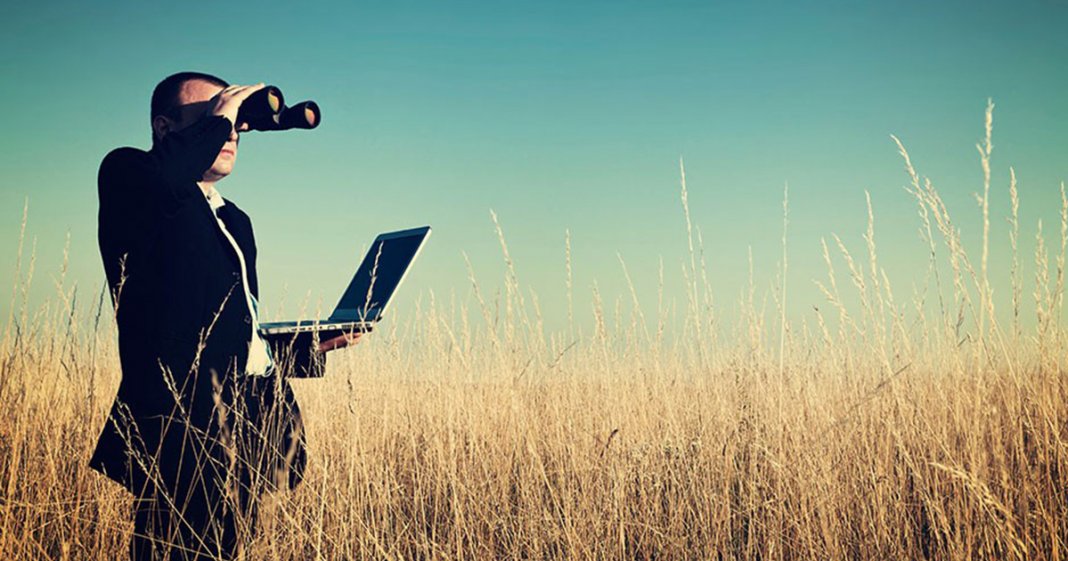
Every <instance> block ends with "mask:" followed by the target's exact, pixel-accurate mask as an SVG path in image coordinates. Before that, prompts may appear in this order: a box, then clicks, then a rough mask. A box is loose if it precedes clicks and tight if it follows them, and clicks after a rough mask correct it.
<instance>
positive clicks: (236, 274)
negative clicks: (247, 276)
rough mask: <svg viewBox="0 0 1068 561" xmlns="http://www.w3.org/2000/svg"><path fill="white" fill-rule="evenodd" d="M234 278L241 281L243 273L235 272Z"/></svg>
mask: <svg viewBox="0 0 1068 561" xmlns="http://www.w3.org/2000/svg"><path fill="white" fill-rule="evenodd" d="M234 278H235V279H237V280H241V273H239V272H237V271H234Z"/></svg>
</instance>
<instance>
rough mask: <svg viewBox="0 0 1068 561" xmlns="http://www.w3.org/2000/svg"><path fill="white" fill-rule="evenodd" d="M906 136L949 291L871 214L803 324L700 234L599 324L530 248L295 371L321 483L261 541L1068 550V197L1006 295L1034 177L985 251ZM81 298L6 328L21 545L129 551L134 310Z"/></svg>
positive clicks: (16, 531) (3, 360)
mask: <svg viewBox="0 0 1068 561" xmlns="http://www.w3.org/2000/svg"><path fill="white" fill-rule="evenodd" d="M990 118H991V117H990V113H989V112H988V115H987V122H988V129H987V130H988V136H987V138H986V139H985V140H984V142H981V143H980V155H981V161H982V162H983V166H984V170H985V171H986V172H987V175H986V176H987V178H989V156H990V142H989V122H990ZM901 151H902V156H903V157H904V161H905V166H906V175H905V181H906V182H907V183H909V184H911V187H910V191H911V192H912V194H913V196H914V197H915V198H916V202H917V208H918V210H919V211H920V215H919V219H920V221H921V223H920V226H921V231H922V232H925V233H926V236H927V241H928V242H929V244H930V250H931V260H932V267H931V269H930V270H929V271H928V272H927V274H928V275H930V276H929V277H928V278H929V279H930V280H931V282H930V285H931V286H932V287H933V288H932V289H931V291H930V292H929V293H926V296H925V297H924V301H899V300H895V298H894V293H893V291H892V290H891V287H890V285H889V282H888V280H887V277H886V275H885V274H884V273H883V271H882V269H881V268H880V266H879V263H878V251H877V246H876V240H875V236H874V235H873V232H874V230H871V229H869V233H868V235H867V236H865V242H866V249H865V251H864V254H863V255H851V254H849V253H848V252H846V251H845V248H846V245H845V244H841V243H839V242H837V241H836V239H833V238H832V239H830V240H829V241H828V244H827V246H825V249H824V258H825V259H826V260H827V264H828V276H827V277H826V278H825V279H822V280H821V286H822V288H823V289H824V291H825V295H826V297H827V300H826V302H825V303H824V304H821V306H820V310H821V311H820V312H819V313H817V314H816V316H815V318H816V319H815V320H814V321H809V322H807V323H805V324H803V325H802V324H798V323H791V322H788V321H784V320H785V319H788V318H786V317H785V312H782V310H783V309H784V306H782V305H781V304H782V302H783V301H784V300H785V299H786V297H787V294H788V289H789V287H786V286H781V287H779V288H778V289H777V290H776V291H775V294H773V295H772V296H774V302H775V303H776V307H775V308H774V310H775V311H773V312H769V313H763V312H761V311H758V310H757V309H756V306H753V305H751V302H750V305H743V306H742V312H741V313H740V315H739V317H737V318H730V319H728V320H724V319H722V318H715V320H714V322H713V318H712V317H711V313H712V312H711V307H710V306H709V302H710V301H709V298H710V295H709V293H708V291H707V282H705V281H706V279H707V273H706V272H705V270H704V267H703V265H702V263H701V259H700V257H699V255H700V247H699V246H700V240H699V237H695V236H692V235H691V238H690V244H691V248H693V249H692V252H691V255H692V256H693V258H692V260H691V261H690V263H688V264H687V286H688V287H689V290H688V294H687V298H688V301H689V303H690V304H689V311H688V313H686V314H685V317H684V318H681V319H680V320H679V322H680V325H678V326H676V327H677V329H675V330H674V335H672V336H665V329H664V326H665V323H666V322H668V321H669V316H668V314H667V313H666V312H665V311H664V310H663V309H657V310H645V311H644V312H643V311H642V310H641V309H640V308H635V309H633V310H631V311H629V312H628V313H627V314H625V316H624V318H625V319H627V318H633V321H622V322H612V321H607V320H606V319H605V318H606V313H605V311H604V310H603V306H600V305H598V307H597V308H596V309H595V310H594V316H595V328H594V330H593V331H592V332H591V333H586V334H584V335H576V334H575V333H574V332H572V331H568V332H562V333H546V332H545V330H544V329H542V327H541V321H540V315H539V313H538V312H537V306H536V302H533V301H531V297H530V293H529V292H528V291H526V290H524V289H523V288H521V287H520V286H519V284H518V281H517V280H516V277H515V275H514V272H512V270H511V268H510V265H509V269H508V274H507V278H506V282H505V287H506V290H505V291H504V292H503V293H502V294H501V295H500V297H499V299H498V300H497V301H494V299H493V298H491V297H489V296H488V295H487V294H484V293H483V292H482V291H480V290H479V288H478V284H477V282H475V283H473V286H472V291H473V294H474V297H473V298H472V301H473V302H474V304H473V305H472V306H471V307H470V309H467V308H465V309H462V310H446V309H445V307H443V306H440V305H438V304H434V303H431V304H430V305H428V306H424V307H423V310H422V311H421V312H420V313H419V315H418V316H417V317H416V318H414V319H412V320H411V321H410V322H404V323H403V324H397V323H394V324H392V325H391V328H390V329H389V330H387V331H384V332H382V333H376V334H375V336H373V337H370V338H368V340H367V341H366V342H364V343H361V345H359V346H357V347H356V348H355V349H352V350H347V351H344V352H343V353H340V354H338V355H335V356H334V357H332V358H331V359H330V360H331V362H330V368H329V372H328V374H327V377H326V378H325V379H322V380H303V381H296V382H294V386H295V389H296V392H297V394H298V398H299V399H300V401H301V404H302V407H303V409H304V411H305V420H306V424H307V429H308V431H309V440H310V446H311V450H310V454H311V463H310V465H309V471H308V478H307V480H306V481H305V482H304V483H303V484H302V485H301V486H300V487H299V488H298V489H297V490H296V491H294V492H291V493H285V494H278V495H271V496H269V497H268V498H267V499H266V503H265V506H264V513H263V516H262V519H261V521H260V525H261V526H260V529H261V531H260V533H259V535H258V537H257V539H256V541H255V542H254V543H253V544H252V546H251V549H250V550H249V552H248V553H249V555H248V558H249V559H502V558H506V559H520V558H521V559H764V560H774V559H1049V560H1060V559H1066V558H1068V491H1066V489H1068V373H1066V358H1068V357H1066V350H1068V345H1066V343H1068V340H1066V337H1065V334H1066V333H1065V330H1064V328H1063V326H1062V325H1061V322H1060V321H1059V318H1060V317H1061V310H1062V306H1063V295H1064V275H1065V244H1066V241H1068V237H1066V235H1065V233H1066V228H1068V222H1066V220H1068V211H1066V210H1065V209H1064V208H1062V217H1064V218H1063V220H1062V224H1061V225H1060V230H1059V233H1060V236H1059V237H1057V236H1056V235H1055V234H1056V232H1055V234H1054V236H1053V238H1054V239H1056V241H1055V242H1054V243H1050V244H1048V246H1047V245H1040V248H1039V251H1038V252H1036V254H1035V255H1034V256H1015V259H1014V263H1015V265H1014V268H1013V270H1012V271H1011V272H1010V273H1011V274H1012V277H1013V279H1014V282H1013V286H1014V290H1013V292H1012V293H1011V294H1000V295H998V297H997V298H995V297H994V296H993V294H992V291H991V290H990V287H989V283H988V281H987V279H988V278H989V275H990V273H989V272H988V271H987V247H988V242H987V240H988V239H989V238H988V236H991V235H995V234H993V233H990V231H989V224H990V219H989V216H988V208H989V206H988V205H987V204H986V201H988V200H989V198H990V197H993V196H1007V197H1009V198H1010V199H1011V201H1012V208H1013V209H1014V210H1013V214H1012V216H1011V217H1010V221H1009V227H1008V230H1009V231H1008V235H1009V236H1010V237H1011V239H1012V242H1013V247H1014V248H1015V247H1017V241H1018V240H1019V237H1020V235H1021V234H1020V230H1021V225H1020V224H1019V223H1018V220H1017V219H1016V211H1015V209H1016V208H1017V197H1016V189H1015V185H1011V186H1009V189H1008V192H1007V193H1006V192H1005V191H1004V190H999V191H998V192H997V193H994V194H991V189H990V185H989V179H988V182H987V185H986V186H984V190H983V192H982V193H980V196H979V200H980V210H981V212H983V218H984V220H983V224H984V231H983V233H982V236H983V244H982V247H981V250H980V251H979V252H977V253H976V254H974V255H972V254H968V253H967V252H966V251H965V250H964V244H963V243H962V242H961V239H960V233H959V232H958V230H957V229H956V227H955V226H954V225H953V223H952V222H951V220H950V216H949V212H948V210H947V209H946V207H945V205H944V204H943V203H942V199H941V197H940V196H939V194H938V191H937V190H936V189H935V187H934V186H932V185H931V184H930V183H928V182H926V180H925V179H924V178H922V177H921V176H920V175H918V174H917V173H915V172H914V171H913V170H912V166H911V164H910V163H908V156H907V153H906V152H905V150H904V148H902V149H901ZM683 181H684V183H683V208H684V211H685V220H686V223H687V227H688V229H689V227H690V217H689V211H688V208H687V205H686V193H685V179H684V180H683ZM1062 201H1063V192H1062ZM1062 206H1063V205H1062ZM494 219H495V220H496V218H494ZM998 222H1000V219H999V220H998ZM785 225H786V223H785V221H784V226H785ZM1027 228H1028V229H1029V230H1030V228H1031V225H1027ZM691 231H692V230H691ZM785 235H787V234H786V232H785V230H784V236H785ZM996 235H1005V232H1003V231H1002V230H1000V229H999V230H998V232H996ZM501 243H502V249H503V250H504V256H505V259H506V261H507V262H508V263H510V257H509V256H508V250H507V245H506V244H505V238H504V236H503V234H502V235H501ZM1043 243H1045V241H1044V240H1043ZM784 247H785V245H784ZM1049 255H1052V257H1050V256H1049ZM785 257H786V256H785V255H784V259H783V261H782V263H783V265H784V266H785V265H787V264H788V263H789V261H788V260H787V259H785ZM790 257H792V258H794V259H800V258H808V257H809V256H802V257H798V256H790ZM817 257H818V256H817ZM568 258H569V255H568ZM1021 262H1026V263H1027V264H1029V265H1030V264H1032V263H1033V264H1034V265H1035V267H1034V270H1035V271H1038V272H1037V273H1036V274H1029V275H1026V278H1025V275H1024V274H1023V273H1022V270H1023V267H1022V266H1021V265H1020V263H1021ZM31 267H32V260H31V259H30V258H29V256H27V257H26V258H25V259H23V260H22V262H21V263H20V264H19V269H20V270H19V274H18V275H17V277H18V278H19V279H21V281H20V282H22V283H26V282H29V281H28V280H27V279H29V278H30V277H31V276H32V275H30V274H29V273H30V268H31ZM568 289H569V291H570V289H571V287H570V283H569V286H568ZM58 294H60V296H61V297H60V298H58V299H57V300H56V301H55V302H54V303H53V304H51V305H49V306H45V307H43V308H40V309H38V310H27V309H26V308H25V307H23V308H21V309H20V308H19V306H18V305H14V306H13V308H12V309H13V310H15V311H14V312H13V316H12V318H11V321H10V322H9V327H8V329H7V331H6V332H5V335H4V339H3V342H2V346H0V559H42V558H60V559H93V560H96V559H101V560H103V559H116V558H121V557H122V556H123V555H124V554H125V548H126V541H127V540H128V534H129V532H130V531H131V528H132V523H131V521H130V514H129V513H130V499H129V497H127V496H126V495H125V494H124V492H123V491H121V490H120V489H118V488H117V487H115V486H114V485H113V484H111V483H109V482H107V481H105V480H104V479H103V478H102V477H100V476H99V475H98V474H96V473H95V472H93V471H91V470H90V469H89V468H88V467H87V466H86V461H87V459H88V457H89V454H90V452H91V447H92V445H93V443H94V440H95V437H96V435H97V433H98V431H99V430H100V427H101V426H102V425H103V422H104V415H105V414H106V412H107V408H108V406H109V405H110V401H111V399H112V398H113V397H114V391H115V389H116V387H117V384H118V376H119V370H118V358H117V351H116V345H115V335H114V328H113V326H112V322H111V320H110V317H109V314H110V313H111V312H110V308H109V306H108V304H107V302H106V301H105V302H104V303H103V305H102V306H97V305H96V302H95V296H94V297H93V298H92V299H93V300H94V302H93V303H92V304H88V305H82V304H76V303H74V302H73V301H72V300H73V298H72V294H73V293H72V292H71V291H70V290H69V289H68V288H63V287H62V284H61V288H60V289H59V291H58ZM653 296H654V295H642V300H649V299H651V298H652V297H653ZM81 297H82V298H83V299H85V297H84V295H82V296H81ZM596 299H597V295H596V294H595V300H596ZM19 300H20V297H19V293H18V290H16V292H15V293H14V297H13V301H14V302H15V303H16V304H17V302H18V301H19ZM635 300H637V297H635ZM847 302H850V303H852V302H856V304H855V305H853V304H848V305H847V304H846V303H847ZM1026 302H1030V306H1025V303H1026ZM743 304H744V303H743ZM1030 308H1033V309H1034V310H1037V322H1035V327H1034V328H1031V327H1028V328H1026V329H1025V328H1023V327H1020V326H1021V322H1020V319H1021V318H1020V316H1022V315H1023V314H1024V312H1023V310H1024V309H1030ZM99 310H102V312H99ZM1002 311H1006V312H1007V313H1002ZM1010 311H1011V312H1010ZM98 313H99V315H98ZM1005 317H1009V318H1010V320H1008V321H1005V320H1002V321H1001V322H999V321H997V319H996V318H1005ZM723 321H727V322H729V323H731V324H732V325H736V326H737V327H736V328H735V329H733V335H731V336H728V337H725V336H723V335H722V333H719V330H717V329H715V325H720V324H721V322H723ZM714 323H715V325H714ZM1023 323H1024V324H1026V325H1030V324H1031V322H1030V321H1027V322H1023ZM488 326H492V327H488Z"/></svg>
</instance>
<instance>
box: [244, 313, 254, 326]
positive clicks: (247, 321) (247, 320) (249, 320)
mask: <svg viewBox="0 0 1068 561" xmlns="http://www.w3.org/2000/svg"><path fill="white" fill-rule="evenodd" d="M245 323H247V324H249V325H252V316H250V315H248V314H246V315H245Z"/></svg>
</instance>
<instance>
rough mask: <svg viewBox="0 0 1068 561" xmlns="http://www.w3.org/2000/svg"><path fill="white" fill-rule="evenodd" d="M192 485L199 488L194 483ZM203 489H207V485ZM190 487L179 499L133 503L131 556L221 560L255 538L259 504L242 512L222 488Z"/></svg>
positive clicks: (136, 560)
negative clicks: (217, 489) (220, 489)
mask: <svg viewBox="0 0 1068 561" xmlns="http://www.w3.org/2000/svg"><path fill="white" fill-rule="evenodd" d="M190 491H195V490H194V489H191V490H190ZM202 491H203V490H202ZM208 491H209V492H206V493H205V492H190V493H187V494H185V495H183V496H180V497H176V499H175V500H168V499H167V498H166V497H159V496H155V497H151V498H141V499H138V500H137V501H136V503H135V506H134V533H133V536H132V537H131V539H130V559H131V560H132V561H202V560H203V561H207V560H212V561H217V560H228V559H234V558H235V557H237V555H238V552H239V550H240V548H241V544H243V543H247V541H248V540H249V539H251V530H252V528H253V527H254V526H255V514H256V505H255V504H254V503H251V502H247V501H245V502H246V506H245V508H244V510H243V512H242V513H241V514H235V511H234V508H233V503H232V501H230V500H227V499H226V498H224V497H223V495H222V493H221V492H211V491H214V490H213V489H208Z"/></svg>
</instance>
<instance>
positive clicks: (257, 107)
mask: <svg viewBox="0 0 1068 561" xmlns="http://www.w3.org/2000/svg"><path fill="white" fill-rule="evenodd" d="M321 120H322V113H320V112H319V105H318V104H316V103H315V102H314V101H302V102H300V103H297V104H296V105H293V106H289V107H287V106H286V104H285V98H284V97H283V96H282V90H280V89H278V88H277V87H275V86H267V87H265V88H262V89H260V90H258V91H256V93H254V94H252V95H250V96H248V97H247V98H246V99H245V101H243V102H241V109H239V110H238V112H237V122H238V124H240V123H246V124H248V128H249V130H254V131H284V130H289V129H314V128H315V127H317V126H319V122H320V121H321Z"/></svg>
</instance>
